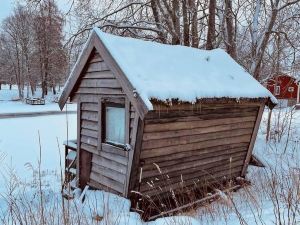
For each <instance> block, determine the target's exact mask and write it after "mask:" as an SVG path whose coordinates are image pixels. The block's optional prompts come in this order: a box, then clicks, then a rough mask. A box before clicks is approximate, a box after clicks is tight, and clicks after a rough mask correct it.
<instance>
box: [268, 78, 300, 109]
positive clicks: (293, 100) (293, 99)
mask: <svg viewBox="0 0 300 225" xmlns="http://www.w3.org/2000/svg"><path fill="white" fill-rule="evenodd" d="M267 88H268V89H269V91H270V92H271V93H272V94H273V95H274V96H276V98H277V99H279V100H280V99H282V100H286V103H287V104H288V105H294V104H297V103H299V102H300V101H299V98H300V85H299V80H296V79H295V78H294V77H292V76H289V75H286V74H280V75H277V76H274V77H272V78H270V79H269V80H268V81H267Z"/></svg>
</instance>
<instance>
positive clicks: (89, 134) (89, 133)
mask: <svg viewBox="0 0 300 225" xmlns="http://www.w3.org/2000/svg"><path fill="white" fill-rule="evenodd" d="M81 134H82V135H84V136H87V137H92V138H98V132H97V131H94V130H89V129H87V128H82V129H81Z"/></svg>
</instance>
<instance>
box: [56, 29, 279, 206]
mask: <svg viewBox="0 0 300 225" xmlns="http://www.w3.org/2000/svg"><path fill="white" fill-rule="evenodd" d="M68 99H69V100H70V101H72V102H77V108H78V114H77V117H78V131H77V135H78V136H77V154H78V156H77V159H76V160H77V172H76V176H77V179H78V185H79V187H81V188H84V187H85V186H86V185H89V186H90V187H91V188H95V189H103V190H107V191H110V192H113V193H116V194H118V195H121V196H124V197H126V198H130V199H131V200H133V199H136V198H139V199H140V198H142V197H141V196H147V198H148V197H150V198H155V197H157V196H160V197H161V196H163V197H165V196H170V195H172V196H174V195H177V194H180V193H181V192H183V190H182V187H183V186H184V188H185V190H187V189H188V190H192V189H195V188H196V187H204V186H208V185H211V184H216V183H223V182H224V181H226V180H234V179H235V178H237V177H245V175H246V171H247V167H248V164H249V161H250V159H251V155H252V150H253V146H254V142H255V138H256V136H257V131H258V128H259V125H260V121H261V118H262V113H263V111H264V108H265V105H268V106H269V107H273V106H274V105H275V104H276V99H275V98H274V97H273V96H272V94H271V93H270V92H269V91H268V90H267V89H266V88H264V87H263V86H262V85H260V84H259V83H258V82H257V81H256V80H255V79H253V78H252V76H251V75H249V74H248V73H247V72H245V70H244V69H243V68H242V67H241V66H240V65H238V64H237V63H236V62H235V61H234V60H233V59H232V58H230V56H229V55H228V54H227V53H226V52H224V51H223V50H220V49H216V50H212V51H204V50H199V49H194V48H189V47H183V46H170V45H164V44H159V43H155V42H149V41H142V40H137V39H132V38H124V37H118V36H114V35H110V34H106V33H104V32H102V31H101V30H99V29H98V28H95V29H94V30H93V31H92V33H91V35H90V38H89V39H88V41H87V44H86V46H85V47H84V50H83V51H82V54H81V55H80V57H79V59H78V61H77V63H76V65H75V66H74V69H73V71H72V72H71V74H70V77H69V79H68V81H67V83H66V85H65V88H64V90H63V92H62V94H61V97H60V100H59V105H60V107H61V108H63V107H64V105H65V103H66V102H67V100H68ZM183 184H184V185H183ZM137 195H139V196H138V197H136V196H137ZM133 207H137V204H136V202H135V203H134V204H133Z"/></svg>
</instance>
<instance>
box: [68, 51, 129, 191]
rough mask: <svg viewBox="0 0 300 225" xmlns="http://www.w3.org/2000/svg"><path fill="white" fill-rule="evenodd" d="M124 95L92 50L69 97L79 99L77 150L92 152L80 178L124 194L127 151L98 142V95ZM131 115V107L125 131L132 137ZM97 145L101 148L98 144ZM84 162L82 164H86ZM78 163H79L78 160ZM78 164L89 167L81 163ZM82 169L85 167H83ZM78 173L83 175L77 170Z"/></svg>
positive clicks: (104, 64)
mask: <svg viewBox="0 0 300 225" xmlns="http://www.w3.org/2000/svg"><path fill="white" fill-rule="evenodd" d="M120 97H121V98H124V99H125V98H126V96H125V95H124V93H123V90H122V88H121V85H120V84H119V82H118V80H117V79H116V77H115V76H114V74H113V73H112V72H111V70H110V69H109V67H108V66H107V65H106V63H105V62H104V61H103V59H102V58H101V56H100V55H99V54H98V53H97V52H93V54H92V56H91V58H90V60H89V61H88V63H87V65H86V67H85V70H84V72H83V73H82V75H81V79H79V82H78V84H77V87H76V90H75V92H74V95H73V96H72V100H78V101H79V102H80V120H79V121H80V124H79V125H80V130H79V132H80V135H79V139H80V140H79V142H80V150H82V151H87V152H90V153H92V157H91V160H90V162H89V163H90V165H91V169H90V175H89V177H88V178H86V177H80V178H79V179H80V180H84V181H85V182H86V181H87V182H88V183H89V185H90V186H92V187H94V188H99V189H104V190H109V191H111V192H114V193H117V194H124V192H125V188H126V182H127V179H126V178H127V174H128V158H129V154H128V153H127V152H125V151H124V150H123V149H118V148H116V147H112V146H110V145H108V144H105V143H101V141H99V140H100V137H101V135H100V132H101V119H100V117H101V115H100V114H101V110H100V108H101V106H100V104H101V100H100V99H101V98H106V99H109V98H111V99H114V98H120ZM134 117H135V112H134V109H133V107H132V108H131V110H130V118H129V119H128V121H129V123H130V129H129V131H127V132H128V133H129V134H130V135H131V138H132V135H133V134H132V126H133V120H134ZM100 145H101V147H100ZM79 160H80V159H79ZM89 163H88V162H85V164H89ZM79 164H80V163H79ZM80 165H81V167H90V165H82V163H81V164H80ZM85 171H86V170H85ZM80 174H81V176H83V174H84V176H87V174H86V172H85V173H80Z"/></svg>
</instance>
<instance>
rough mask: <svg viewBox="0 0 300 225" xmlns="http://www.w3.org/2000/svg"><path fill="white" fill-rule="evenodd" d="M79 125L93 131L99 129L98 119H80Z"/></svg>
mask: <svg viewBox="0 0 300 225" xmlns="http://www.w3.org/2000/svg"><path fill="white" fill-rule="evenodd" d="M81 127H82V128H86V129H89V130H93V131H98V130H99V126H98V121H90V120H85V119H83V120H81Z"/></svg>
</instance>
